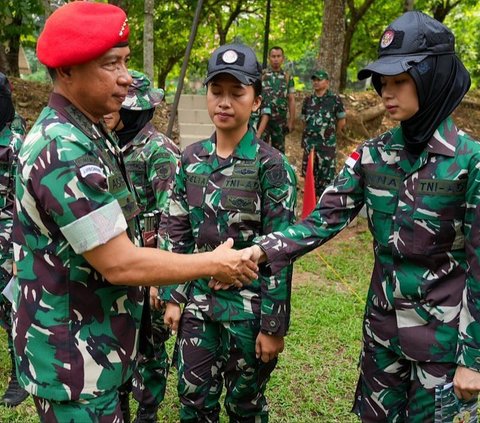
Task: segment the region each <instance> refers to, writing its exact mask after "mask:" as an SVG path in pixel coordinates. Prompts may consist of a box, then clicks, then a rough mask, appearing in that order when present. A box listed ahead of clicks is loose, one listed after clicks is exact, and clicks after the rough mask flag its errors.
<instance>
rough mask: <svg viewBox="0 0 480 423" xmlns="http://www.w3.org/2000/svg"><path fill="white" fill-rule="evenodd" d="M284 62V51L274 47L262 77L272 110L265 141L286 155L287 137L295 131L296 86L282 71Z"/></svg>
mask: <svg viewBox="0 0 480 423" xmlns="http://www.w3.org/2000/svg"><path fill="white" fill-rule="evenodd" d="M284 60H285V56H284V53H283V49H282V48H281V47H278V46H275V47H272V48H271V49H270V52H269V56H268V61H269V63H270V67H269V68H267V69H266V70H264V72H263V76H262V92H263V97H264V98H268V100H269V101H268V105H269V106H270V109H271V116H270V118H269V119H268V123H267V125H266V131H265V137H264V140H265V141H266V142H269V143H270V144H271V145H272V146H273V147H275V148H277V149H278V150H280V151H281V152H282V153H285V135H286V134H287V133H288V132H292V131H293V127H294V122H295V84H294V81H293V77H292V75H290V74H289V73H288V72H286V71H284V70H283V69H282V64H283V61H284ZM266 116H267V115H265V118H266ZM260 125H262V119H261V120H260Z"/></svg>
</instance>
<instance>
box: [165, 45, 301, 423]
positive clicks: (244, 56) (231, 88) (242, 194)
mask: <svg viewBox="0 0 480 423" xmlns="http://www.w3.org/2000/svg"><path fill="white" fill-rule="evenodd" d="M260 69H261V68H260V65H259V63H258V62H257V59H256V56H255V53H254V52H253V50H252V49H250V48H249V47H247V46H245V45H241V44H227V45H224V46H221V47H219V48H218V49H216V50H215V51H214V52H213V54H212V56H211V57H210V60H209V63H208V74H207V78H206V80H205V84H206V86H207V109H208V112H209V115H210V118H211V119H212V122H213V123H214V125H215V132H214V134H213V135H212V136H211V138H209V139H206V140H203V141H199V142H197V143H194V144H192V145H191V146H188V147H187V148H186V149H185V151H184V152H183V154H182V158H181V162H180V166H179V170H178V172H177V175H176V179H175V183H174V188H173V191H172V199H171V204H170V213H169V220H168V226H167V228H168V239H169V241H170V242H171V243H172V248H173V251H176V252H184V253H186V252H190V253H191V252H193V251H194V250H195V249H198V250H199V251H210V250H212V249H213V248H215V247H216V246H217V245H219V244H220V243H222V242H223V241H224V240H225V239H226V238H227V237H232V238H233V239H234V240H235V247H236V248H243V247H247V246H250V245H251V242H252V240H253V238H254V237H255V236H256V235H261V234H264V233H268V232H270V231H271V230H275V229H283V228H285V227H287V226H288V224H289V223H291V222H292V221H293V219H294V208H295V203H296V178H295V173H294V171H293V169H292V167H291V166H290V165H289V164H288V162H287V160H286V158H285V156H284V155H283V154H281V153H280V152H279V151H278V150H276V149H275V148H273V147H271V146H269V145H268V144H266V143H264V142H263V141H261V140H260V139H258V138H257V137H256V136H255V132H254V131H253V129H252V128H251V127H249V125H248V121H249V118H250V114H251V112H252V111H254V110H256V109H257V108H258V107H259V106H260V94H261V88H262V86H261V80H260V78H261V71H260ZM291 270H292V269H291V267H289V266H287V267H286V268H285V269H283V270H282V271H280V272H278V273H277V274H275V275H268V274H267V273H263V274H261V275H260V277H259V279H258V280H256V281H254V282H253V284H252V285H251V286H249V287H245V288H244V289H241V290H221V291H218V292H214V291H213V290H212V289H211V288H209V287H208V279H205V278H202V279H197V280H195V281H194V282H192V283H191V284H189V286H188V287H183V288H182V289H180V290H174V291H172V292H170V296H169V297H167V298H166V299H167V300H169V303H168V305H167V310H166V312H165V319H166V322H167V323H168V324H170V325H172V326H173V328H174V329H177V328H178V319H179V315H180V307H179V304H181V303H183V304H184V305H185V307H184V311H183V314H182V317H181V322H180V325H179V327H180V332H179V335H178V341H177V346H178V360H177V367H178V377H179V382H178V393H179V396H180V401H181V409H180V420H181V421H182V422H199V421H201V422H207V421H208V422H218V421H219V412H220V405H219V399H220V395H221V392H222V387H223V381H225V387H226V397H225V407H226V410H227V413H228V415H229V418H230V421H231V422H238V423H240V422H253V421H255V422H266V421H268V405H267V402H266V398H265V395H264V392H265V388H266V384H267V382H268V379H269V377H270V374H271V372H272V371H273V369H274V368H275V365H276V363H277V356H278V354H279V353H280V352H281V351H282V350H283V346H284V336H285V335H286V333H287V330H288V326H289V315H290V285H291Z"/></svg>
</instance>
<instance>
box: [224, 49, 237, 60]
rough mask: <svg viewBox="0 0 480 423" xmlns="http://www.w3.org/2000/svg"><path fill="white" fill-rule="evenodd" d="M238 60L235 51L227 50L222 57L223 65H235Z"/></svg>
mask: <svg viewBox="0 0 480 423" xmlns="http://www.w3.org/2000/svg"><path fill="white" fill-rule="evenodd" d="M237 59H238V54H237V52H236V51H235V50H227V51H226V52H225V53H223V55H222V60H223V61H224V62H225V63H235V62H236V61H237Z"/></svg>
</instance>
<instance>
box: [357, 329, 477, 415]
mask: <svg viewBox="0 0 480 423" xmlns="http://www.w3.org/2000/svg"><path fill="white" fill-rule="evenodd" d="M363 342H364V347H363V352H362V356H361V359H360V362H361V365H360V368H361V375H360V378H359V382H358V385H357V390H356V393H355V402H354V406H353V409H352V411H353V412H354V413H355V414H357V415H358V416H359V417H360V418H361V419H362V421H378V422H380V421H381V422H386V423H393V422H405V421H408V422H411V423H434V422H435V423H437V422H439V423H440V422H445V423H446V422H449V423H452V422H453V421H454V420H453V417H454V416H455V415H457V414H459V412H460V409H461V408H463V407H460V404H459V403H460V401H458V400H456V401H454V398H455V395H454V394H453V389H450V392H448V391H446V390H444V387H445V386H446V385H451V381H452V380H453V376H454V374H455V370H456V367H457V366H456V364H455V363H437V362H433V363H431V362H419V361H412V360H409V359H408V358H406V357H404V356H403V355H402V354H401V353H399V351H395V350H394V349H393V348H391V347H390V346H384V345H381V344H379V343H377V342H375V341H374V340H373V339H372V338H370V337H369V336H368V335H365V339H364V341H363ZM439 394H440V395H439ZM452 394H453V398H452ZM472 405H473V407H469V410H470V411H469V413H470V415H475V416H476V402H475V401H474V403H473V404H472ZM432 410H435V413H434V412H433V411H432ZM437 416H443V418H444V419H443V420H442V419H440V420H438V417H437ZM447 416H450V418H449V419H446V417H447ZM474 421H475V422H476V421H477V420H476V419H475V420H474ZM466 423H469V420H467V421H466ZM472 423H473V422H472Z"/></svg>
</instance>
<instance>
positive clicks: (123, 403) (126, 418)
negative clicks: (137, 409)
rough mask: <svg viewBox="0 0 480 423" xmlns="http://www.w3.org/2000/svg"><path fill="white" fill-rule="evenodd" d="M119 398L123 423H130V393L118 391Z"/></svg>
mask: <svg viewBox="0 0 480 423" xmlns="http://www.w3.org/2000/svg"><path fill="white" fill-rule="evenodd" d="M118 397H119V398H120V409H121V410H122V414H123V423H130V421H131V420H130V392H129V391H118Z"/></svg>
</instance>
